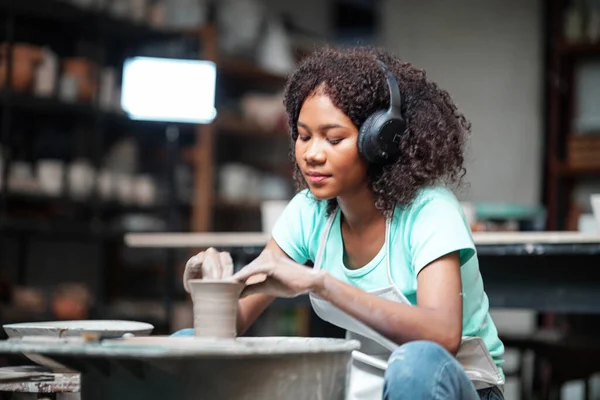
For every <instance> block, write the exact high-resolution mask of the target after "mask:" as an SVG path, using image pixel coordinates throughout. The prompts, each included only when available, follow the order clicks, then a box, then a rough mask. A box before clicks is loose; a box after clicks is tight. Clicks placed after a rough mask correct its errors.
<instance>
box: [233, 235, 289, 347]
mask: <svg viewBox="0 0 600 400" xmlns="http://www.w3.org/2000/svg"><path fill="white" fill-rule="evenodd" d="M265 251H269V252H271V253H273V254H277V255H278V256H280V257H285V258H287V259H289V260H291V259H290V258H289V257H288V255H287V254H285V253H284V251H283V250H281V248H280V247H279V246H278V245H277V243H276V242H275V241H274V240H273V239H271V240H269V243H267V245H266V246H265V248H264V250H263V251H262V253H264V252H265ZM273 300H275V296H271V295H268V294H263V293H256V294H254V295H251V296H248V297H244V298H243V299H240V301H239V302H238V314H237V332H238V335H242V334H244V333H245V332H246V330H248V328H249V327H250V326H251V325H252V324H253V323H254V322H255V321H256V319H257V318H258V317H259V316H260V315H261V314H262V313H263V312H264V311H265V310H266V309H267V307H269V305H270V304H271V303H272V302H273Z"/></svg>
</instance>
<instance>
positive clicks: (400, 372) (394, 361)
mask: <svg viewBox="0 0 600 400" xmlns="http://www.w3.org/2000/svg"><path fill="white" fill-rule="evenodd" d="M471 394H476V392H475V390H474V387H473V386H472V384H471V383H470V381H469V380H468V378H467V376H466V374H465V372H464V370H463V368H462V366H461V365H460V364H459V363H458V361H456V359H455V358H454V357H453V356H452V354H450V353H449V352H448V351H447V350H446V349H444V348H443V347H442V346H440V345H439V344H437V343H435V342H431V341H414V342H408V343H406V344H404V345H402V346H400V347H399V348H398V349H396V351H394V352H393V353H392V354H391V356H390V358H389V363H388V368H387V370H386V371H385V376H384V399H389V400H392V399H393V400H396V399H420V398H423V399H432V398H434V399H437V398H440V399H444V398H445V399H470V398H471V397H470V396H471Z"/></svg>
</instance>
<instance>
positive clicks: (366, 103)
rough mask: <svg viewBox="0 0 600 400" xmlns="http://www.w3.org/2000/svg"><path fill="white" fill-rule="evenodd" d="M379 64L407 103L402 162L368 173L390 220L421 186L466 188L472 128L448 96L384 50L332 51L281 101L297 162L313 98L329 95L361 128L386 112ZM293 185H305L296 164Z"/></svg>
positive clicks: (301, 70)
mask: <svg viewBox="0 0 600 400" xmlns="http://www.w3.org/2000/svg"><path fill="white" fill-rule="evenodd" d="M376 60H381V61H383V62H384V63H385V64H386V65H387V66H388V68H389V69H390V71H392V73H393V74H394V75H395V76H396V79H397V80H398V85H399V87H400V92H401V95H402V101H403V102H402V110H401V111H402V114H403V116H404V118H405V119H406V122H407V131H406V134H405V135H403V136H402V138H401V141H400V144H399V146H400V156H399V157H398V158H397V159H396V160H395V161H394V162H391V163H388V164H384V165H373V164H371V165H369V167H368V172H367V175H368V182H369V187H370V189H371V190H372V191H373V193H374V197H375V207H376V208H377V209H378V210H379V211H381V212H382V213H383V214H385V215H389V214H390V213H391V212H392V211H393V209H394V208H395V207H396V206H397V205H410V203H411V202H412V201H413V200H414V199H415V197H416V195H417V192H418V191H419V190H420V189H421V188H423V187H426V186H430V185H434V184H438V183H450V184H452V183H456V184H460V183H461V182H462V179H463V177H464V175H465V168H464V166H463V164H464V147H465V144H466V142H467V140H468V138H469V135H470V131H471V124H470V122H469V121H468V120H467V119H466V118H465V117H464V115H463V114H462V113H460V112H459V111H458V109H457V107H456V105H455V104H454V102H453V101H452V99H451V98H450V95H449V94H448V92H446V91H445V90H443V89H440V88H439V87H438V85H437V84H436V83H434V82H431V81H429V80H428V79H427V77H426V74H425V72H424V71H423V70H421V69H418V68H416V67H415V66H413V65H411V64H410V63H408V62H404V61H402V60H400V59H398V58H396V57H394V56H393V55H392V54H390V53H389V52H387V51H385V50H383V49H379V48H374V47H367V46H357V47H350V48H335V47H329V46H327V47H323V48H321V49H318V50H316V51H315V52H313V53H312V54H311V55H309V56H307V57H306V58H304V59H303V60H302V62H301V63H300V66H299V67H298V69H297V70H296V71H295V72H294V73H293V74H292V75H291V76H290V77H289V79H288V81H287V83H286V86H285V91H284V97H283V103H284V105H285V108H286V111H287V114H288V121H289V128H290V133H291V137H292V146H291V152H292V157H293V156H294V142H295V141H296V140H297V138H298V127H297V122H298V116H299V114H300V109H301V107H302V105H303V103H304V101H305V99H306V98H307V97H308V96H310V95H312V94H315V93H316V92H319V93H322V94H325V95H327V96H328V97H329V98H330V99H331V101H332V103H333V104H334V105H335V106H336V107H337V108H339V109H340V110H342V112H344V113H345V114H346V115H347V116H348V117H349V118H350V120H352V122H353V123H354V124H355V125H356V127H360V126H361V125H362V123H363V122H364V121H365V120H366V119H367V117H368V116H369V115H370V114H371V113H373V112H375V111H377V110H379V109H384V108H387V107H388V106H389V93H388V87H387V81H386V79H385V76H384V74H383V73H382V71H381V69H380V68H379V66H378V65H377V63H376ZM293 159H294V160H295V158H293ZM294 180H295V182H296V185H297V188H298V190H301V189H303V188H305V187H306V182H305V181H304V178H303V176H302V174H301V172H300V169H299V166H298V164H297V163H295V168H294ZM336 206H337V202H336V200H335V199H332V200H329V207H328V210H329V212H331V211H332V210H333V209H334V208H335V207H336Z"/></svg>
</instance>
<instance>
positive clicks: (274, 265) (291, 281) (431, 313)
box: [233, 251, 462, 354]
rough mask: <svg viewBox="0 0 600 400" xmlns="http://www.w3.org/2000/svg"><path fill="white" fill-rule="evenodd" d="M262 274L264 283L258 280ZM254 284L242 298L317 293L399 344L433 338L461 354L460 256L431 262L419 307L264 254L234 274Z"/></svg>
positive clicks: (420, 286) (423, 273)
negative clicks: (259, 295) (378, 294)
mask: <svg viewBox="0 0 600 400" xmlns="http://www.w3.org/2000/svg"><path fill="white" fill-rule="evenodd" d="M257 276H262V280H261V281H260V282H256V280H255V277H257ZM233 278H234V279H237V280H239V281H241V282H247V283H249V280H250V279H253V280H255V282H253V283H251V284H249V286H247V287H246V288H245V289H244V292H243V293H242V296H243V297H244V296H246V295H248V296H255V295H254V294H253V293H263V294H268V295H269V296H275V297H277V296H279V297H294V296H297V295H299V294H304V293H308V292H313V293H315V294H317V295H318V296H319V297H321V298H323V299H324V300H327V301H329V302H330V303H332V304H333V305H334V306H336V307H337V308H339V309H340V310H342V311H344V312H346V313H347V314H349V315H351V316H352V317H354V318H355V319H357V320H359V321H361V322H362V323H364V324H365V325H367V326H369V327H371V328H372V329H373V330H375V331H377V332H378V333H380V334H381V335H383V336H385V337H387V338H388V339H390V340H392V341H394V342H395V343H405V342H408V341H413V340H431V341H435V342H437V343H439V344H440V345H442V346H443V347H444V348H446V349H447V350H448V351H449V352H450V353H452V354H456V353H457V352H458V349H459V347H460V341H461V337H462V296H461V288H462V284H461V277H460V261H459V255H458V252H454V253H450V254H447V255H445V256H443V257H440V258H438V259H437V260H435V261H433V262H431V263H429V264H428V265H427V266H426V267H425V268H423V269H422V270H421V272H420V273H419V275H418V278H417V279H418V288H417V303H418V305H417V306H416V307H414V306H411V305H407V304H403V303H398V302H395V301H391V300H386V299H383V298H380V297H377V296H375V295H372V294H370V293H367V292H364V291H363V290H361V289H358V288H355V287H353V286H351V285H348V284H346V283H344V282H341V281H339V280H337V279H335V278H333V277H332V276H331V275H329V274H328V273H327V272H325V271H323V270H318V271H317V270H314V269H312V268H307V267H305V266H303V265H300V264H298V263H295V262H293V261H291V260H290V259H289V258H282V257H280V256H277V255H275V254H273V253H271V252H268V251H265V252H263V253H262V254H261V255H260V256H259V257H258V258H257V259H256V260H254V261H253V262H252V263H250V264H248V265H247V266H246V267H244V268H243V269H242V270H240V271H239V272H238V273H236V274H235V275H234V276H233Z"/></svg>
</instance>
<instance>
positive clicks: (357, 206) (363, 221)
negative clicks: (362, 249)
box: [337, 188, 385, 233]
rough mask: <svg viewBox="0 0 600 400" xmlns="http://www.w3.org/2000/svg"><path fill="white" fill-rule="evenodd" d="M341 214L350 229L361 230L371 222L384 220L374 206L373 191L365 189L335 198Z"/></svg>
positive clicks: (370, 224)
mask: <svg viewBox="0 0 600 400" xmlns="http://www.w3.org/2000/svg"><path fill="white" fill-rule="evenodd" d="M337 201H338V204H339V205H340V210H341V211H342V216H343V219H344V221H345V222H346V224H347V227H348V228H349V230H350V231H353V232H357V233H358V232H362V231H364V230H365V229H367V228H368V227H370V226H372V224H373V223H377V222H381V221H384V220H385V217H384V215H383V214H382V213H381V212H380V211H379V210H377V208H375V199H374V198H373V192H371V191H370V190H368V189H366V188H365V190H361V191H357V192H354V193H353V194H351V195H344V196H340V197H338V198H337Z"/></svg>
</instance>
